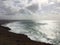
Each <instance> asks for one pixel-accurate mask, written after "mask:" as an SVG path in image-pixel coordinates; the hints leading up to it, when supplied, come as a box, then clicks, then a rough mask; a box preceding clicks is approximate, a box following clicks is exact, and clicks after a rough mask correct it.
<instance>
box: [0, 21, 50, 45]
mask: <svg viewBox="0 0 60 45" xmlns="http://www.w3.org/2000/svg"><path fill="white" fill-rule="evenodd" d="M6 22H9V21H0V25H1V24H4V23H6ZM8 30H9V28H7V27H2V26H0V45H50V44H46V43H42V42H35V41H32V40H30V39H29V38H28V37H27V36H25V35H22V34H15V33H11V32H8Z"/></svg>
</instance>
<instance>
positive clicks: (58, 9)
mask: <svg viewBox="0 0 60 45" xmlns="http://www.w3.org/2000/svg"><path fill="white" fill-rule="evenodd" d="M2 19H6V20H21V19H27V20H28V19H31V20H32V19H35V20H38V19H39V20H40V19H43V20H44V19H50V20H53V19H55V20H58V19H59V20H60V0H37V1H36V0H0V20H2Z"/></svg>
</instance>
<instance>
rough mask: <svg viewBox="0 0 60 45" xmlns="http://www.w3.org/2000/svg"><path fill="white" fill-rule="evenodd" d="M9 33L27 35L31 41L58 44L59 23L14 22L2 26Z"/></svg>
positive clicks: (59, 35)
mask: <svg viewBox="0 0 60 45" xmlns="http://www.w3.org/2000/svg"><path fill="white" fill-rule="evenodd" d="M2 26H6V27H9V28H11V30H9V32H13V33H16V34H24V35H27V36H28V37H29V38H30V39H31V40H34V41H39V42H45V43H50V44H57V45H59V43H60V21H53V20H42V21H15V22H11V23H8V24H4V25H2Z"/></svg>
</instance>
